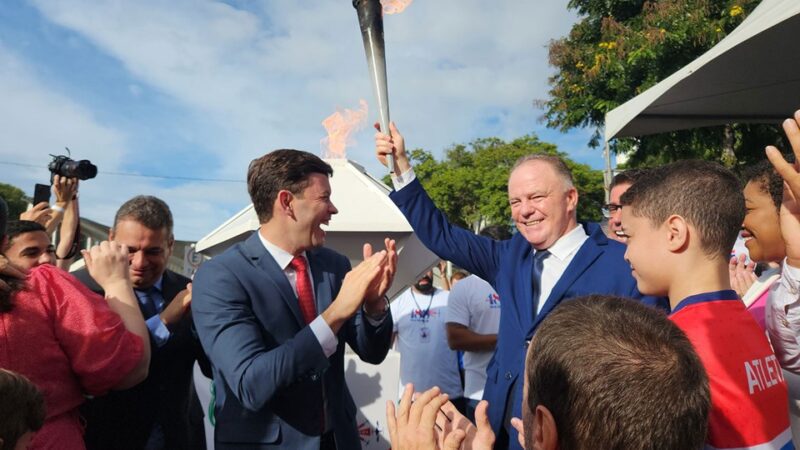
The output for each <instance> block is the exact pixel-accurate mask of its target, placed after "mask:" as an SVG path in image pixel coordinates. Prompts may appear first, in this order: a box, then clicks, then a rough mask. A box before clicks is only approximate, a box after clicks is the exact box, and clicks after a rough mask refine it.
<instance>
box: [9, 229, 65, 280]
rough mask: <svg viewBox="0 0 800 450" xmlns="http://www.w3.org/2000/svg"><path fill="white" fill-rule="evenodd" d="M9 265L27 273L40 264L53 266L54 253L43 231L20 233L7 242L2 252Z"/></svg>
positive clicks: (54, 261)
mask: <svg viewBox="0 0 800 450" xmlns="http://www.w3.org/2000/svg"><path fill="white" fill-rule="evenodd" d="M3 253H4V254H5V256H6V258H8V260H9V261H10V262H11V264H12V265H13V266H14V267H16V268H17V269H19V270H22V271H24V272H27V271H29V270H31V269H33V268H34V267H36V266H40V265H42V264H55V263H56V256H55V255H56V252H55V249H54V247H53V244H51V243H50V238H49V237H48V236H47V233H45V232H44V231H28V232H25V233H20V234H19V235H17V236H15V237H14V238H13V239H11V240H10V241H9V244H8V247H7V248H6V249H5V251H4V252H3Z"/></svg>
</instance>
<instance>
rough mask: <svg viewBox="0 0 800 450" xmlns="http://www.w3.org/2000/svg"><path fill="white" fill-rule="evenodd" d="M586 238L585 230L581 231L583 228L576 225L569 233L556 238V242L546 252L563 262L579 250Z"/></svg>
mask: <svg viewBox="0 0 800 450" xmlns="http://www.w3.org/2000/svg"><path fill="white" fill-rule="evenodd" d="M587 237H588V235H587V234H586V230H584V229H583V226H581V224H577V225H576V226H575V228H573V229H572V230H571V231H570V232H568V233H567V234H565V235H563V236H561V237H560V238H558V240H557V241H556V242H555V243H554V244H553V245H551V246H550V248H548V249H547V251H548V252H550V254H551V255H553V256H555V257H556V258H558V259H560V260H562V261H563V260H564V259H566V258H567V257H568V256H569V255H571V254H572V253H574V252H575V251H576V250H577V249H578V248H580V246H581V245H582V244H583V242H584V241H585V240H586V238H587Z"/></svg>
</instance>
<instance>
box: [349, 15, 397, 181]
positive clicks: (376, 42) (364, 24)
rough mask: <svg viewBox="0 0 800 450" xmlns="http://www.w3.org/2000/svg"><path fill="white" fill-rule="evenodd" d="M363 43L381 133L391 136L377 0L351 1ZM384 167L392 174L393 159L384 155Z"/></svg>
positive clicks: (381, 29)
mask: <svg viewBox="0 0 800 450" xmlns="http://www.w3.org/2000/svg"><path fill="white" fill-rule="evenodd" d="M353 6H354V7H355V8H356V12H357V14H358V23H359V26H360V27H361V37H362V39H363V41H364V52H365V53H366V56H367V67H368V69H369V75H370V81H371V83H372V89H373V92H374V93H375V100H377V102H378V114H379V116H380V117H379V122H380V124H381V131H383V132H384V133H386V134H391V131H390V130H389V92H388V91H389V90H388V88H387V82H386V56H385V50H384V43H383V12H382V8H383V7H382V6H381V3H380V1H379V0H353ZM386 166H387V168H388V169H389V172H394V157H393V156H392V155H386Z"/></svg>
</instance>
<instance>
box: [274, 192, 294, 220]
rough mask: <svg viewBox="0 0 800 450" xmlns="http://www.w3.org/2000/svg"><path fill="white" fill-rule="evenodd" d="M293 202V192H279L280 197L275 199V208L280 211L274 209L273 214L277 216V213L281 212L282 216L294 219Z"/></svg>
mask: <svg viewBox="0 0 800 450" xmlns="http://www.w3.org/2000/svg"><path fill="white" fill-rule="evenodd" d="M293 200H294V194H292V193H291V192H289V191H287V190H282V191H279V192H278V197H277V198H276V199H275V206H276V207H277V208H278V211H275V208H273V211H272V214H273V215H275V213H276V212H279V213H280V214H284V215H287V216H289V217H292V218H294V211H293V210H292V201H293Z"/></svg>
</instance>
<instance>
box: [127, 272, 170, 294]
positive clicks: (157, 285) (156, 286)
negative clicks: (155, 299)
mask: <svg viewBox="0 0 800 450" xmlns="http://www.w3.org/2000/svg"><path fill="white" fill-rule="evenodd" d="M163 285H164V274H163V273H162V274H161V276H160V277H158V280H156V282H155V283H153V285H152V286H151V287H149V288H148V289H134V291H136V292H141V291H150V290H153V289H155V290H157V291H158V292H164V290H163V289H161V287H162V286H163ZM137 297H138V295H137Z"/></svg>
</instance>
